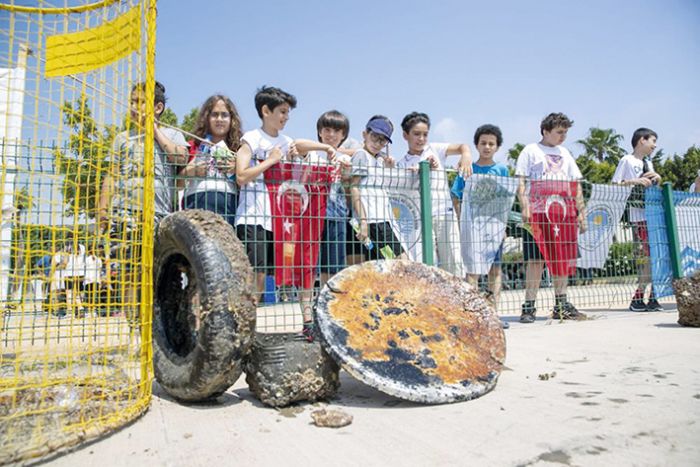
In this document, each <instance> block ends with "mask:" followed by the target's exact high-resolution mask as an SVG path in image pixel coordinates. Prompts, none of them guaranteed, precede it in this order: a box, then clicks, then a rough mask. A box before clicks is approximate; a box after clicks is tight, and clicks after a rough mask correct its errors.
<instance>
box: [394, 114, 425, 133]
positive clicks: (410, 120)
mask: <svg viewBox="0 0 700 467" xmlns="http://www.w3.org/2000/svg"><path fill="white" fill-rule="evenodd" d="M419 123H425V124H426V125H428V128H430V117H428V114H425V113H423V112H411V113H410V114H408V115H406V116H405V117H404V118H403V120H401V129H402V130H403V131H404V132H405V133H408V132H409V131H411V128H413V127H414V126H415V125H417V124H419Z"/></svg>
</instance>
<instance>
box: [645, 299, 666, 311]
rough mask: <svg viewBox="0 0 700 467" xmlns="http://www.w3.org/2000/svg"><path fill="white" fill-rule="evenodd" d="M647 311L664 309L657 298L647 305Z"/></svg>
mask: <svg viewBox="0 0 700 467" xmlns="http://www.w3.org/2000/svg"><path fill="white" fill-rule="evenodd" d="M647 311H664V307H662V306H661V304H660V303H659V302H658V301H657V300H656V299H655V298H652V299H650V300H649V303H647Z"/></svg>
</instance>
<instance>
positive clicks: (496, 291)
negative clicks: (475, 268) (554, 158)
mask: <svg viewBox="0 0 700 467" xmlns="http://www.w3.org/2000/svg"><path fill="white" fill-rule="evenodd" d="M502 144H503V134H502V133H501V129H500V128H498V127H497V126H495V125H488V124H487V125H482V126H480V127H479V128H477V129H476V132H475V133H474V145H475V146H476V149H477V151H478V152H479V159H478V160H477V161H476V162H474V163H472V172H473V173H474V174H483V175H491V176H495V177H508V176H509V173H508V167H507V166H506V165H505V164H502V163H500V162H496V161H494V159H493V157H494V155H495V154H496V153H497V152H498V149H499V148H500V147H501V145H502ZM464 187H465V182H464V178H463V177H461V176H458V177H457V178H455V181H454V182H453V184H452V190H451V192H452V193H451V194H452V201H453V202H454V206H455V211H456V213H457V219H460V211H461V205H462V198H463V196H464ZM502 256H503V243H501V246H500V248H499V249H498V252H497V253H496V257H495V258H494V261H493V263H492V264H491V268H490V269H489V274H488V277H489V279H488V280H489V293H490V295H491V297H492V298H493V304H494V308H495V309H496V311H498V299H499V296H500V293H501V259H502ZM466 269H467V282H469V283H470V284H471V285H473V286H474V287H477V288H478V285H479V274H472V273H470V272H469V265H466ZM501 323H502V326H503V328H504V329H507V328H508V327H510V325H509V324H508V322H507V321H501Z"/></svg>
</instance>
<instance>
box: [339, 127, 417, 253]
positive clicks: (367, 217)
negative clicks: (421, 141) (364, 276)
mask: <svg viewBox="0 0 700 467" xmlns="http://www.w3.org/2000/svg"><path fill="white" fill-rule="evenodd" d="M393 131H394V125H393V124H392V123H391V121H390V120H389V119H388V118H386V117H385V116H383V115H375V116H374V117H372V118H370V119H369V121H368V122H367V125H366V126H365V131H363V132H362V138H363V142H364V144H363V148H362V149H359V150H357V151H355V153H354V154H353V156H352V170H351V177H352V178H351V180H352V181H351V186H350V198H351V201H352V211H353V215H354V216H355V219H357V221H358V223H359V232H358V233H357V238H358V240H359V241H360V242H366V239H367V238H369V239H370V240H371V241H372V243H373V247H372V248H371V249H370V248H363V250H364V251H363V253H364V256H365V259H366V260H368V261H369V260H372V259H380V258H381V257H382V253H381V252H382V251H384V252H387V247H388V248H389V249H390V250H391V252H393V255H394V256H396V257H400V258H405V257H406V255H405V253H404V250H403V248H402V247H401V242H400V240H399V237H398V235H397V234H396V233H395V232H394V228H393V226H392V224H393V220H394V216H393V211H392V209H391V204H390V203H389V195H388V193H387V192H386V191H385V190H384V188H382V185H383V178H384V177H385V176H387V174H386V173H385V170H384V169H385V168H389V167H390V163H389V161H387V160H386V158H382V157H380V155H379V154H380V151H381V150H382V149H383V148H384V147H385V146H386V145H387V144H389V143H391V134H392V133H393Z"/></svg>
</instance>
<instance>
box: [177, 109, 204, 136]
mask: <svg viewBox="0 0 700 467" xmlns="http://www.w3.org/2000/svg"><path fill="white" fill-rule="evenodd" d="M198 117H199V109H198V108H197V107H193V108H192V109H191V110H190V111H189V112H188V113H187V115H185V116H184V117H183V118H182V123H180V128H181V129H182V130H185V131H186V132H188V133H194V127H195V126H196V125H197V118H198Z"/></svg>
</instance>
